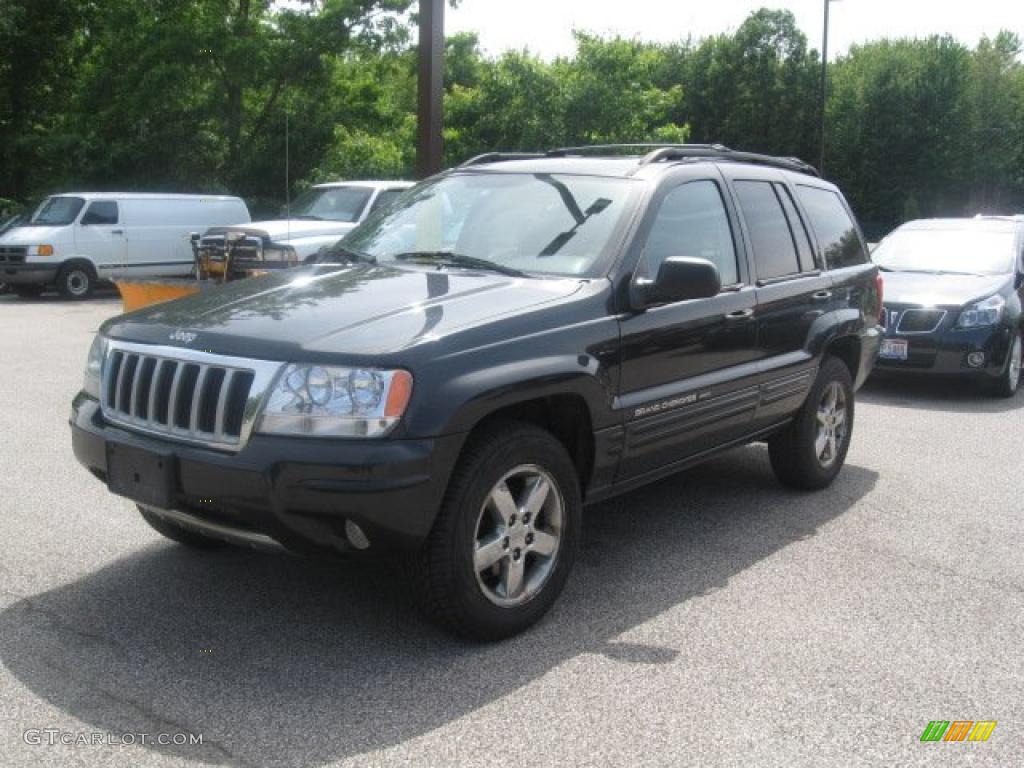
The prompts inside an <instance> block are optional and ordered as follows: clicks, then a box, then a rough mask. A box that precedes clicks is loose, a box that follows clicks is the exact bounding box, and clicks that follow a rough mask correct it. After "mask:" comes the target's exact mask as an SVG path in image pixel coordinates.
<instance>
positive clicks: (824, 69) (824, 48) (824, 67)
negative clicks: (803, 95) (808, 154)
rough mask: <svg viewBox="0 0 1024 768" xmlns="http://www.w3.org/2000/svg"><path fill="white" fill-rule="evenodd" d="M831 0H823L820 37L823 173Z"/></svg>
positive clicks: (822, 168)
mask: <svg viewBox="0 0 1024 768" xmlns="http://www.w3.org/2000/svg"><path fill="white" fill-rule="evenodd" d="M831 2H832V0H825V32H824V34H823V35H822V37H821V125H820V126H819V131H818V133H819V138H820V140H821V147H820V154H819V156H818V173H820V174H821V175H822V176H824V175H825V99H826V97H827V95H828V86H827V83H828V6H829V3H831Z"/></svg>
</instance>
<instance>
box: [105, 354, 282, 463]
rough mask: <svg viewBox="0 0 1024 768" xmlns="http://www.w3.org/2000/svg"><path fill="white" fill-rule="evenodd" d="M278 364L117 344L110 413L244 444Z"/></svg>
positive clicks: (154, 428)
mask: <svg viewBox="0 0 1024 768" xmlns="http://www.w3.org/2000/svg"><path fill="white" fill-rule="evenodd" d="M278 367H279V366H278V364H277V363H265V362H262V361H255V360H254V361H247V360H243V359H239V358H223V357H220V356H217V355H203V354H200V353H195V352H192V351H191V350H176V349H174V348H166V347H146V346H145V345H125V344H121V343H119V342H111V348H110V351H109V352H108V354H107V359H106V361H105V363H104V366H103V377H102V382H101V383H102V389H101V392H102V402H101V407H102V410H103V415H104V417H105V418H106V419H107V420H108V421H110V422H112V423H114V424H118V425H120V426H123V427H126V428H128V429H135V430H138V431H141V432H148V433H155V434H158V435H162V436H166V437H169V438H172V439H176V440H181V441H184V442H191V443H198V444H201V445H204V446H208V447H213V448H222V449H227V450H238V449H240V448H241V447H242V445H243V444H244V442H245V437H246V436H247V431H248V430H247V427H251V423H252V419H253V418H254V417H255V412H256V406H258V405H259V402H260V400H261V399H262V395H263V393H264V392H265V391H266V388H267V386H269V382H270V380H271V379H272V377H273V371H276V369H277V368H278Z"/></svg>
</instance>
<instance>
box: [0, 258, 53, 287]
mask: <svg viewBox="0 0 1024 768" xmlns="http://www.w3.org/2000/svg"><path fill="white" fill-rule="evenodd" d="M56 279H57V265H56V264H33V263H25V264H0V282H4V283H9V284H10V285H47V284H49V283H52V282H53V281H54V280H56Z"/></svg>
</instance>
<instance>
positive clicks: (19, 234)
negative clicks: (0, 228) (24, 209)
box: [0, 224, 68, 245]
mask: <svg viewBox="0 0 1024 768" xmlns="http://www.w3.org/2000/svg"><path fill="white" fill-rule="evenodd" d="M67 229H68V228H67V226H63V227H36V226H30V225H26V224H21V225H19V226H17V227H15V228H14V229H9V230H7V231H6V232H4V233H3V235H0V245H40V244H42V243H55V242H60V241H62V240H65V239H67V236H68V231H67Z"/></svg>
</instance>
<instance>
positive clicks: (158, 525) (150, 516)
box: [139, 506, 228, 549]
mask: <svg viewBox="0 0 1024 768" xmlns="http://www.w3.org/2000/svg"><path fill="white" fill-rule="evenodd" d="M139 512H140V513H141V514H142V519H143V520H145V521H146V522H147V523H149V525H150V527H151V528H152V529H153V530H155V531H156V532H157V533H159V534H160V535H161V536H163V537H164V538H167V539H170V540H171V541H174V542H177V543H178V544H184V545H185V546H186V547H191V548H192V549H221V548H222V547H226V546H228V544H227V542H224V541H220V540H219V539H211V538H210V537H209V536H203V535H202V534H201V533H196V532H195V531H190V530H188V529H187V528H182V527H181V526H180V525H175V524H174V523H172V522H169V521H167V520H165V519H164V518H162V517H160V516H159V515H157V514H156V513H154V512H152V511H150V510H149V509H146V507H143V506H139Z"/></svg>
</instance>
